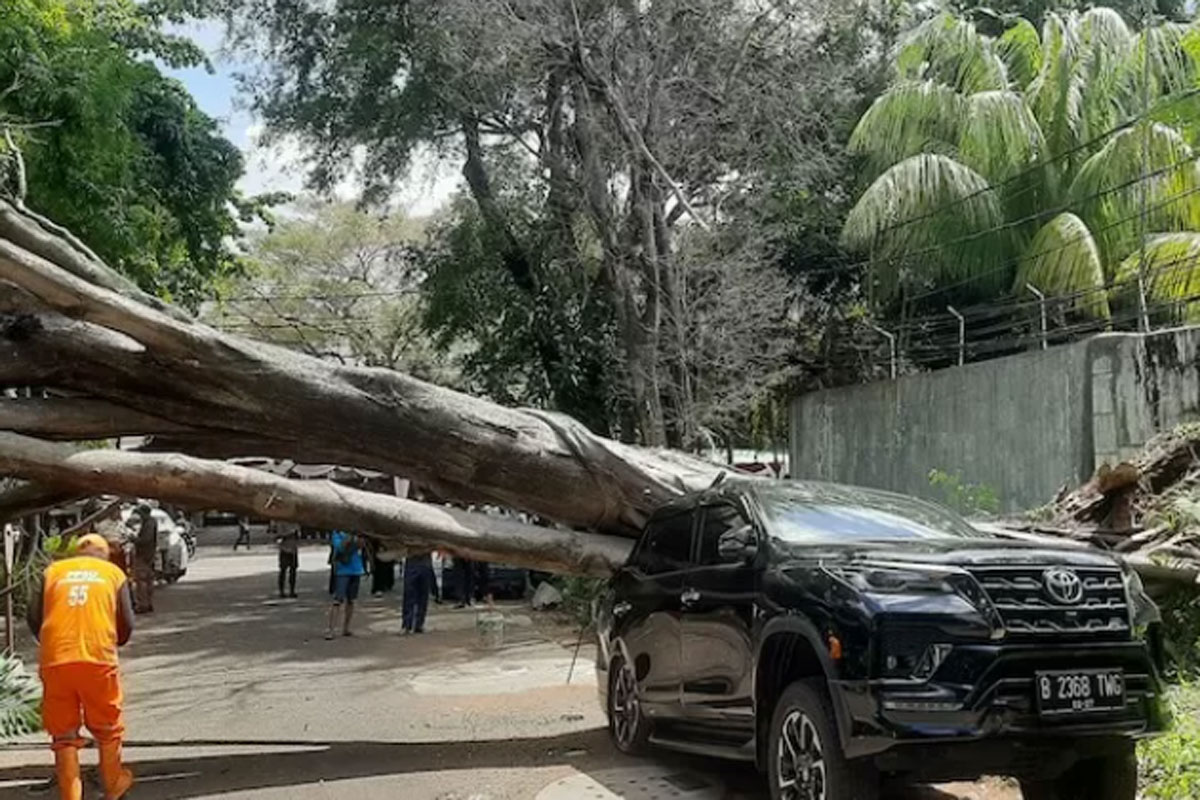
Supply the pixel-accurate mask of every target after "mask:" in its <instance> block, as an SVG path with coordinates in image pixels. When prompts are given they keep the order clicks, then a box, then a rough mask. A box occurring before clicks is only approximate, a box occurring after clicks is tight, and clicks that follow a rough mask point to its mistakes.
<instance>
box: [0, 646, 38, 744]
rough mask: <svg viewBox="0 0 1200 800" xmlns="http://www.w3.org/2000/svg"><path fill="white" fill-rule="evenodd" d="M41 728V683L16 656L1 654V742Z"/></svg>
mask: <svg viewBox="0 0 1200 800" xmlns="http://www.w3.org/2000/svg"><path fill="white" fill-rule="evenodd" d="M41 727H42V684H41V681H39V680H38V679H37V676H36V675H32V674H30V673H29V672H27V671H26V670H25V667H24V665H22V664H21V660H20V659H19V658H17V657H16V656H7V655H0V741H6V740H8V739H13V738H15V737H17V736H23V735H24V734H27V733H33V732H35V731H38V730H40V729H41Z"/></svg>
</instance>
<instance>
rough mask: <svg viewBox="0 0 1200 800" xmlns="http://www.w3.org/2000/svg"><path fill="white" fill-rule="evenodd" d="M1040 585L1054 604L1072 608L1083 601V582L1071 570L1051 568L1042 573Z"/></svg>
mask: <svg viewBox="0 0 1200 800" xmlns="http://www.w3.org/2000/svg"><path fill="white" fill-rule="evenodd" d="M1042 585H1043V586H1045V587H1046V594H1047V595H1049V596H1050V599H1051V600H1053V601H1055V602H1056V603H1062V604H1063V605H1067V606H1073V605H1075V604H1076V603H1078V602H1079V601H1080V600H1082V599H1083V581H1082V580H1080V579H1079V576H1078V575H1076V574H1075V573H1074V572H1073V571H1072V570H1069V569H1063V568H1062V567H1052V568H1050V569H1048V570H1046V571H1045V572H1043V573H1042Z"/></svg>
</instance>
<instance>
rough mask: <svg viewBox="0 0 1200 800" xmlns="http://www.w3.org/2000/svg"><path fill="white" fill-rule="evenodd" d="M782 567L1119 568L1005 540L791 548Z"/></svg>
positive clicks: (1107, 559) (1089, 553)
mask: <svg viewBox="0 0 1200 800" xmlns="http://www.w3.org/2000/svg"><path fill="white" fill-rule="evenodd" d="M779 551H780V552H781V554H782V555H783V559H782V560H783V561H784V562H791V561H795V562H808V563H811V562H812V561H820V562H828V563H838V562H840V563H846V564H853V563H896V564H926V565H930V566H940V567H984V566H1021V565H1030V566H1047V565H1061V566H1073V567H1112V566H1115V565H1116V564H1117V563H1118V562H1117V560H1116V559H1115V558H1114V557H1112V556H1110V555H1108V554H1107V553H1104V552H1101V551H1100V550H1095V549H1092V548H1087V547H1076V546H1072V545H1062V546H1058V547H1055V546H1053V545H1049V544H1045V545H1044V544H1040V543H1028V542H1019V541H1010V540H1007V539H960V538H954V539H951V538H946V539H897V540H891V541H879V542H854V543H847V544H820V545H789V544H782V546H781V547H780V548H779Z"/></svg>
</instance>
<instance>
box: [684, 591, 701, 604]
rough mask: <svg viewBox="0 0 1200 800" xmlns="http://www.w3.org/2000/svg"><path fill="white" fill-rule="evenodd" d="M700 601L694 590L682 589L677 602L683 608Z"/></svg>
mask: <svg viewBox="0 0 1200 800" xmlns="http://www.w3.org/2000/svg"><path fill="white" fill-rule="evenodd" d="M699 599H700V592H699V591H697V590H695V589H684V590H683V594H681V595H679V602H681V603H683V604H684V605H685V606H690V605H691V604H692V603H695V602H697V601H698V600H699Z"/></svg>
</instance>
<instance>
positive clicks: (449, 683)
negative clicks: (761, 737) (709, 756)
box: [0, 546, 1018, 800]
mask: <svg viewBox="0 0 1200 800" xmlns="http://www.w3.org/2000/svg"><path fill="white" fill-rule="evenodd" d="M274 569H275V555H274V553H273V552H272V551H271V550H270V549H269V548H267V547H265V546H258V547H256V548H255V549H254V550H252V551H251V552H250V553H246V552H244V551H243V552H240V553H238V554H237V555H234V554H232V553H230V552H229V551H228V550H226V549H224V548H221V549H219V550H218V549H217V548H205V547H202V548H201V551H200V557H199V558H198V559H197V561H196V562H194V564H193V566H192V570H191V572H190V573H189V575H188V576H186V577H185V578H184V579H183V580H182V581H181V582H180V583H178V584H176V585H174V586H171V587H167V588H164V589H160V590H159V594H158V595H157V596H156V598H155V607H156V612H155V614H154V615H152V616H150V617H146V618H141V619H139V628H138V630H137V632H136V633H135V637H134V642H133V644H131V646H130V647H129V648H128V650H127V651H126V652H125V653H124V655H123V666H124V673H125V687H126V697H127V699H126V709H127V717H128V719H127V725H128V730H129V734H128V736H129V747H128V756H129V758H130V760H131V761H132V762H133V765H134V770H135V773H136V775H137V776H138V785H137V787H136V788H135V790H134V792H133V793H132V794H131V798H132V800H155V799H157V798H163V799H164V800H165V799H166V798H215V797H221V798H239V799H241V798H244V799H245V800H267V799H268V798H272V799H273V798H280V799H281V800H282V798H297V799H298V800H310V799H315V798H352V799H353V800H373V799H374V798H380V800H383V799H384V798H387V799H388V800H392V799H393V798H405V800H574V799H575V798H580V799H581V800H582V798H588V799H589V800H593V799H595V800H609V799H610V798H622V797H623V798H627V799H628V800H634V799H635V798H638V799H641V798H645V800H651V798H659V797H663V798H667V797H670V798H673V800H761V798H764V797H765V793H764V792H763V790H762V786H761V783H760V781H759V778H758V776H757V775H756V774H755V773H754V771H753V770H751V769H748V768H745V767H741V766H738V765H727V764H721V763H714V762H712V761H701V760H697V759H691V758H687V757H682V756H675V755H671V754H666V753H661V754H656V755H655V756H654V757H653V758H651V759H647V760H637V759H630V758H627V757H625V756H623V755H621V754H620V753H617V752H615V751H614V750H613V749H612V747H611V745H610V744H609V743H608V740H607V738H606V735H605V734H604V732H603V730H602V729H601V728H602V726H603V724H604V719H603V715H602V714H601V712H600V709H599V708H598V705H597V703H596V694H595V683H594V678H593V675H592V672H591V669H590V662H589V659H590V657H591V652H590V647H589V646H588V645H586V644H585V646H584V647H583V648H582V652H581V654H580V657H579V661H578V663H577V665H576V667H575V669H574V671H573V672H572V650H573V647H572V646H573V644H574V632H573V631H571V630H570V629H567V628H563V627H560V626H556V625H554V624H551V623H549V622H547V621H546V620H545V619H543V618H538V619H533V618H531V615H530V612H529V611H528V610H527V609H525V608H524V607H522V606H520V605H512V606H509V607H506V608H505V609H504V610H505V613H506V618H507V625H506V636H505V645H504V647H503V648H502V649H500V650H491V651H489V650H484V649H482V648H481V647H480V646H479V645H480V643H479V640H478V637H477V635H476V633H475V614H474V612H473V611H471V610H458V611H456V610H452V609H449V608H445V607H436V606H434V607H432V612H433V613H432V615H431V618H430V621H429V624H428V626H427V629H428V630H427V632H426V633H425V634H423V635H421V636H409V637H401V636H399V635H398V632H399V629H400V620H399V610H398V599H399V598H398V596H396V595H385V596H383V597H380V598H369V597H364V598H362V599H361V602H360V607H359V611H358V614H357V615H356V625H355V631H356V634H357V635H356V636H354V637H353V638H338V639H336V640H334V641H331V642H330V641H325V640H324V639H323V638H322V634H323V631H324V624H325V616H324V615H325V611H326V608H327V601H328V596H327V594H326V575H327V573H326V571H325V570H326V566H325V556H324V552H323V551H322V550H319V549H312V550H305V551H304V552H303V553H302V557H301V574H300V581H299V591H300V595H301V596H300V598H299V599H298V600H287V601H281V600H279V599H277V598H275V597H274V588H275V587H274ZM26 645H27V646H28V643H26ZM568 674H571V681H570V683H569V684H568V682H567V677H568ZM94 758H95V756H94V752H87V753H85V755H84V762H85V764H92V763H94ZM51 763H52V759H51V756H50V753H49V751H48V749H46V747H45V746H44V744H43V743H42V742H41V740H40V739H38V738H36V737H35V738H31V739H29V740H26V741H25V742H21V743H17V744H16V745H13V746H9V747H7V748H5V749H3V750H0V798H8V797H13V798H17V797H31V796H39V795H40V796H53V795H49V794H48V793H47V783H46V781H47V777H48V775H49V773H50V765H51ZM92 796H95V797H99V796H100V795H99V792H95V793H94V794H93V795H92ZM903 796H904V797H905V798H921V800H932V799H933V798H937V799H938V800H954V799H956V798H971V800H1015V798H1016V797H1017V796H1018V795H1017V794H1016V793H1015V792H1012V791H1011V790H1008V789H1006V788H1003V787H1001V786H999V785H998V784H994V783H989V784H986V785H985V784H980V785H978V786H968V787H964V786H956V787H942V788H941V789H931V788H926V789H914V790H911V791H906V792H905V793H904V794H903Z"/></svg>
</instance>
